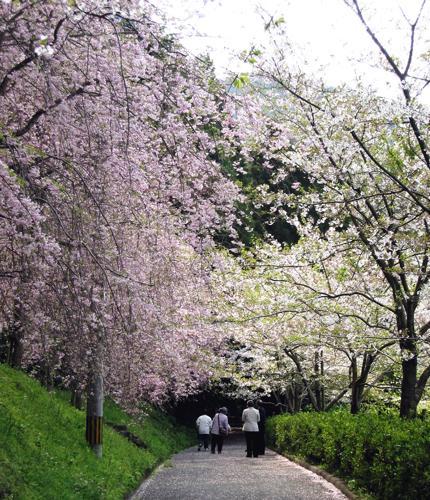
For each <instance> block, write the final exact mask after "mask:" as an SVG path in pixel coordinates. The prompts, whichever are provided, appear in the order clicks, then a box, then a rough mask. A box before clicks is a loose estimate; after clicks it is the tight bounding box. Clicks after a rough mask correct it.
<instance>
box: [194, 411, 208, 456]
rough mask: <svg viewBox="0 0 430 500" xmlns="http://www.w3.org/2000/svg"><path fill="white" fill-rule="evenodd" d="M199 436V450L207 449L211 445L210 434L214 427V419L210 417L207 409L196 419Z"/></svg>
mask: <svg viewBox="0 0 430 500" xmlns="http://www.w3.org/2000/svg"><path fill="white" fill-rule="evenodd" d="M196 427H197V436H198V442H199V446H198V448H197V451H200V450H201V449H202V446H203V449H204V450H205V451H206V450H207V449H208V447H209V434H210V432H211V429H212V419H211V417H209V415H208V412H207V410H205V411H204V412H203V415H200V417H199V418H198V419H197V420H196Z"/></svg>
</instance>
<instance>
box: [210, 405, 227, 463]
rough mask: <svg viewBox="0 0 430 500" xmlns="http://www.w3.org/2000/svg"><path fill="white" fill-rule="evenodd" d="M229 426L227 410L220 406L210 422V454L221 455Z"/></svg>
mask: <svg viewBox="0 0 430 500" xmlns="http://www.w3.org/2000/svg"><path fill="white" fill-rule="evenodd" d="M229 430H230V426H229V425H228V417H227V408H226V407H225V406H222V407H221V408H220V409H219V410H218V412H217V413H215V416H214V418H213V420H212V429H211V453H215V448H217V451H218V453H222V447H223V444H224V438H225V437H226V436H227V435H228V432H229Z"/></svg>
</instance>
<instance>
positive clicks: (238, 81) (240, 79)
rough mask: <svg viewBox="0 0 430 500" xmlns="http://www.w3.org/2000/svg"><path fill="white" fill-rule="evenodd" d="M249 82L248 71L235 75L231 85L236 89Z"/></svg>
mask: <svg viewBox="0 0 430 500" xmlns="http://www.w3.org/2000/svg"><path fill="white" fill-rule="evenodd" d="M249 83H250V79H249V75H248V73H241V74H240V75H237V76H236V78H235V79H234V80H233V85H234V86H235V87H236V88H237V89H241V88H242V87H245V85H249Z"/></svg>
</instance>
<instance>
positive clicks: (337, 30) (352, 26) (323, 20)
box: [156, 0, 430, 89]
mask: <svg viewBox="0 0 430 500" xmlns="http://www.w3.org/2000/svg"><path fill="white" fill-rule="evenodd" d="M421 2H422V0H362V1H361V3H362V4H364V5H365V7H366V6H367V9H368V10H367V15H368V18H369V19H370V23H371V25H372V26H373V27H375V28H376V29H377V31H378V34H380V36H381V37H382V39H383V40H385V41H388V40H391V42H390V46H392V47H393V48H394V49H395V51H396V52H397V53H399V54H401V55H403V58H404V59H405V60H406V54H407V52H406V47H402V45H401V41H402V40H406V39H408V35H407V32H406V29H408V27H407V23H406V22H405V17H406V18H410V19H412V17H414V16H415V15H416V14H417V12H418V10H419V6H420V5H421ZM156 5H157V6H158V7H159V8H160V9H161V10H163V11H164V12H165V13H166V14H167V16H168V17H169V18H170V20H169V21H168V23H167V25H168V29H169V30H171V31H173V32H176V33H177V34H178V36H179V38H180V39H181V41H182V43H183V44H184V45H185V46H186V47H187V48H188V49H189V50H190V51H191V52H192V53H194V54H196V55H199V54H202V53H205V52H207V53H208V54H210V56H211V58H212V60H213V61H214V63H215V67H216V72H217V74H218V76H220V77H224V76H226V75H228V74H229V73H233V74H236V73H240V72H242V71H247V70H248V69H249V67H248V66H246V65H245V66H244V65H243V63H241V62H240V61H239V60H238V58H237V54H239V53H240V52H242V51H244V50H249V49H250V47H252V46H253V45H256V46H263V45H264V44H265V40H267V36H268V33H267V31H265V30H264V26H265V23H266V22H267V20H268V19H270V17H271V16H273V18H274V19H278V18H280V17H281V16H282V17H283V18H284V20H285V23H283V28H284V30H285V34H286V37H288V39H289V40H290V41H291V43H292V44H293V46H294V48H295V54H296V56H297V58H298V60H300V61H302V64H303V65H305V66H307V67H308V68H309V69H310V70H311V71H313V72H316V73H318V72H320V73H321V72H322V73H323V74H324V77H325V80H326V81H327V83H329V84H336V83H340V82H351V81H352V80H353V79H354V78H355V76H356V75H357V74H360V75H364V79H366V78H368V79H369V82H371V83H372V84H373V85H375V86H376V87H379V88H381V89H384V88H385V87H386V85H387V81H386V77H385V76H384V75H383V73H382V71H380V70H379V69H378V68H377V67H374V66H372V67H370V66H369V65H368V61H369V60H370V59H371V58H370V57H369V56H368V55H369V53H370V52H372V51H373V52H375V49H374V47H373V45H372V43H371V42H370V40H369V37H368V35H367V34H366V33H365V31H364V29H363V26H362V25H361V24H360V22H359V21H358V19H357V18H356V16H355V15H354V14H353V13H352V12H351V10H350V9H349V8H348V7H347V6H346V5H345V4H344V1H343V0H157V1H156ZM427 7H430V5H428V6H427ZM428 10H429V9H428V8H427V11H426V14H428ZM405 35H406V36H405ZM427 38H428V37H427ZM351 57H353V58H355V59H358V58H360V57H361V58H362V59H363V60H364V62H363V63H361V64H358V63H354V64H352V63H351Z"/></svg>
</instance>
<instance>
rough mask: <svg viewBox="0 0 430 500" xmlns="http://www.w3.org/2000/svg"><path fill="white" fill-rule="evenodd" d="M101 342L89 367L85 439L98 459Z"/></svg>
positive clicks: (101, 450) (101, 421) (101, 391)
mask: <svg viewBox="0 0 430 500" xmlns="http://www.w3.org/2000/svg"><path fill="white" fill-rule="evenodd" d="M100 344H101V340H99V346H98V348H97V352H96V359H95V360H94V362H93V366H92V367H91V370H90V374H89V380H88V389H87V392H88V393H87V425H86V439H87V442H88V444H89V445H90V446H91V447H92V449H93V451H94V453H95V454H96V455H97V457H98V458H101V457H102V455H103V402H104V393H103V363H102V358H101V352H100V351H101V345H100Z"/></svg>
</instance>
